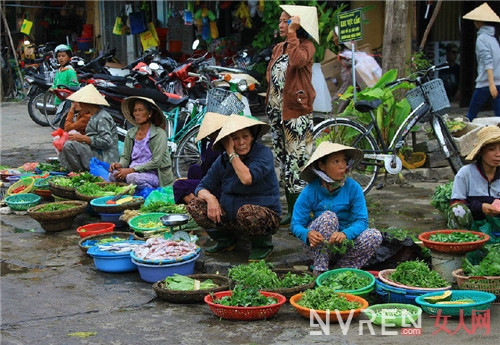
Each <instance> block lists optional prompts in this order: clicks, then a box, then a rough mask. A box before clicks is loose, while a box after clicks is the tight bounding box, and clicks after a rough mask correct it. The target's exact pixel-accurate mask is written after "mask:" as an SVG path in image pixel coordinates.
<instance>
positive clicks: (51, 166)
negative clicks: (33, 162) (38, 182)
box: [37, 161, 66, 172]
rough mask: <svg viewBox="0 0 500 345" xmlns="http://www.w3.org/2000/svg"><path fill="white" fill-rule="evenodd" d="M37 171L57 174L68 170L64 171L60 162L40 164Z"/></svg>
mask: <svg viewBox="0 0 500 345" xmlns="http://www.w3.org/2000/svg"><path fill="white" fill-rule="evenodd" d="M37 169H39V170H41V171H49V172H50V171H55V172H65V171H66V169H64V168H63V167H62V166H61V164H60V163H59V161H56V162H53V163H38V165H37Z"/></svg>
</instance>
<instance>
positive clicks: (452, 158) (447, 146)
mask: <svg viewBox="0 0 500 345" xmlns="http://www.w3.org/2000/svg"><path fill="white" fill-rule="evenodd" d="M434 119H435V120H436V121H435V122H434V121H433V123H432V124H433V126H432V130H433V131H434V134H435V135H436V138H437V140H438V142H439V147H440V148H441V152H443V154H444V156H445V157H446V159H447V160H448V163H449V164H450V167H451V170H452V171H453V173H454V174H456V173H457V172H458V171H459V170H460V168H461V167H462V166H463V163H462V158H461V157H460V151H459V150H458V148H457V144H456V143H455V140H453V137H452V136H451V134H450V132H449V131H448V127H447V126H446V123H445V122H444V120H443V118H442V117H441V116H435V117H434ZM438 131H439V132H440V133H441V135H442V139H441V138H440V137H441V136H440V135H439V133H438ZM446 150H447V151H448V152H446ZM448 154H449V156H448Z"/></svg>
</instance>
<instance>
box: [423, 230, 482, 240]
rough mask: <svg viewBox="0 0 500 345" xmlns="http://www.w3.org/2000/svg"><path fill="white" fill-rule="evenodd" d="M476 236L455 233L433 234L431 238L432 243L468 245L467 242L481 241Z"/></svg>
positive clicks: (467, 233)
mask: <svg viewBox="0 0 500 345" xmlns="http://www.w3.org/2000/svg"><path fill="white" fill-rule="evenodd" d="M481 239H482V237H479V236H478V235H476V234H473V233H470V232H458V231H454V232H452V233H449V234H439V233H438V234H432V235H430V236H429V240H430V241H434V242H443V243H466V242H476V241H479V240H481Z"/></svg>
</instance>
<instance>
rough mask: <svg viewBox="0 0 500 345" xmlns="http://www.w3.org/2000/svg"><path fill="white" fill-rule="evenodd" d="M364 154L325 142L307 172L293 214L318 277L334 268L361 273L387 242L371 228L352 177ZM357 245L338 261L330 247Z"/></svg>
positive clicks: (295, 229) (294, 230)
mask: <svg viewBox="0 0 500 345" xmlns="http://www.w3.org/2000/svg"><path fill="white" fill-rule="evenodd" d="M362 157H363V152H362V151H361V150H358V149H355V148H352V147H348V146H344V145H340V144H334V143H331V142H327V141H325V142H322V143H321V144H320V145H319V146H318V148H317V149H316V151H315V152H314V153H313V154H312V156H311V159H310V160H309V162H308V163H307V165H306V166H305V167H304V169H303V170H302V172H301V178H302V179H304V181H308V182H309V184H308V185H307V186H306V187H305V188H304V190H303V191H302V192H301V193H300V195H299V197H298V199H297V203H296V204H295V208H294V210H293V216H292V223H291V230H292V233H293V234H294V235H295V236H296V237H298V238H299V239H300V240H301V241H302V242H303V244H302V245H303V248H304V251H305V252H306V254H307V255H308V257H309V259H311V260H312V261H313V267H314V268H313V273H314V274H315V275H319V274H321V273H323V272H324V271H327V270H328V269H329V266H330V261H335V262H334V263H332V264H333V267H334V268H340V267H352V268H361V267H362V266H363V265H364V264H365V263H366V262H367V261H368V259H370V257H371V256H372V255H373V254H374V253H375V250H376V249H377V247H379V246H380V244H381V243H382V234H381V233H380V232H379V231H378V230H377V229H370V228H368V209H367V207H366V201H365V197H364V195H363V190H362V188H361V186H360V185H359V184H358V183H357V182H356V181H355V180H353V179H351V178H350V177H348V176H347V173H348V172H349V170H350V169H352V168H353V167H355V166H356V165H357V164H359V162H360V161H361V159H362ZM345 240H354V247H351V248H348V250H347V252H346V253H345V255H343V256H333V255H332V254H331V252H330V250H329V249H328V245H334V244H335V245H340V244H341V243H342V242H343V241H345Z"/></svg>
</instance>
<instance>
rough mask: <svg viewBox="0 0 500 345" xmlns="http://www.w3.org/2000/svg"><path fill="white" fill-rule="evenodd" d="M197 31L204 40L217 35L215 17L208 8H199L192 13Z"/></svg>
mask: <svg viewBox="0 0 500 345" xmlns="http://www.w3.org/2000/svg"><path fill="white" fill-rule="evenodd" d="M194 19H195V20H196V26H197V27H198V33H199V34H200V35H201V38H203V39H204V40H205V41H210V39H215V38H217V37H219V30H218V29H217V23H216V22H215V21H216V19H217V18H216V17H215V15H214V13H213V12H212V11H210V10H209V9H208V8H206V7H204V8H200V9H199V10H198V11H196V13H195V14H194Z"/></svg>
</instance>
